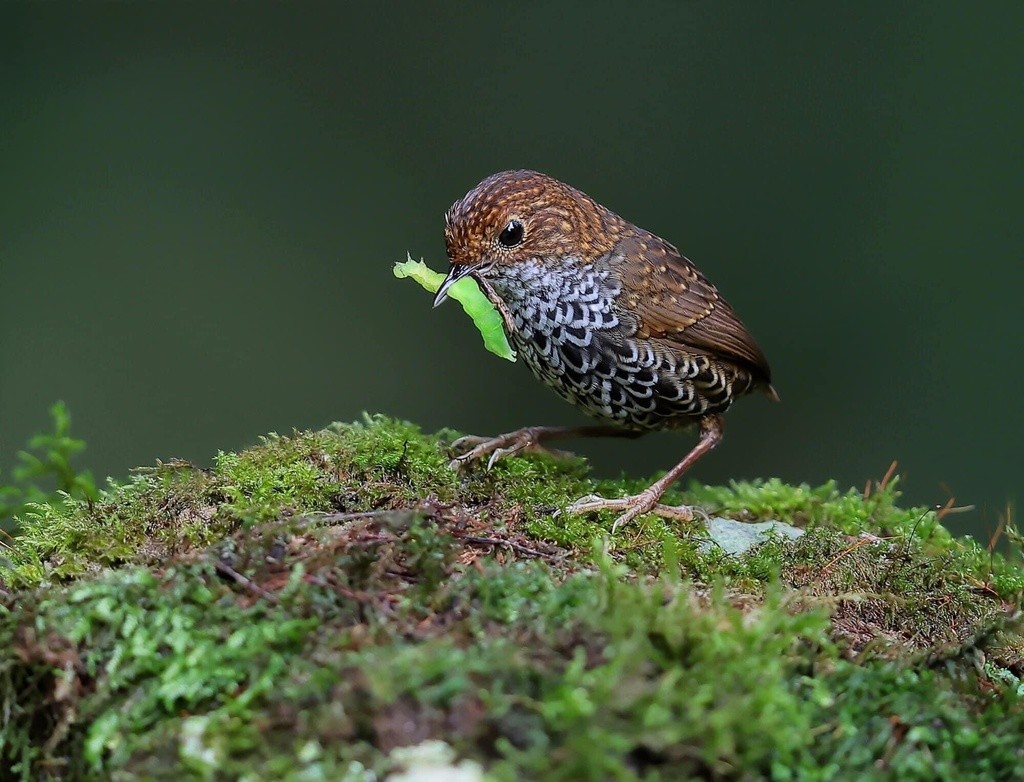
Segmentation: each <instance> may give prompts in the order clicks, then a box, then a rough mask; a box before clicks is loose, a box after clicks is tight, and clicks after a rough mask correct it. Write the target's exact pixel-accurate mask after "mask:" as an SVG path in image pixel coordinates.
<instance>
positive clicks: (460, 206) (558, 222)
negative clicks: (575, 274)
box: [434, 170, 628, 307]
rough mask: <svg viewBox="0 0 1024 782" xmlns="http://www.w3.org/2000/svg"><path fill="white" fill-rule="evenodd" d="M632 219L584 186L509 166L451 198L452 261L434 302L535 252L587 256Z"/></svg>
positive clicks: (447, 233)
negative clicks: (595, 197)
mask: <svg viewBox="0 0 1024 782" xmlns="http://www.w3.org/2000/svg"><path fill="white" fill-rule="evenodd" d="M627 225H628V224H627V223H625V222H624V221H623V220H622V219H621V218H620V217H618V216H617V215H615V214H613V213H612V212H610V211H609V210H607V209H605V208H604V207H603V206H601V205H600V204H598V203H596V202H595V201H594V200H593V199H592V198H590V197H589V196H588V195H586V194H585V193H581V192H580V191H579V190H577V189H576V188H574V187H570V186H569V185H567V184H565V183H563V182H559V181H558V180H557V179H552V178H551V177H549V176H547V175H545V174H540V173H538V172H536V171H525V170H519V171H502V172H501V173H499V174H493V175H492V176H489V177H487V179H485V180H483V181H482V182H481V183H480V184H479V185H477V186H476V187H474V188H473V189H472V190H470V191H469V192H468V193H466V195H464V196H463V197H462V198H460V199H459V200H458V201H456V202H455V203H454V204H452V206H451V208H450V209H449V210H448V213H447V214H446V215H445V221H444V239H445V245H446V246H447V249H448V262H449V263H450V264H451V267H450V269H449V271H448V276H447V277H446V278H445V281H444V283H443V284H442V285H441V287H440V289H438V291H437V295H436V297H435V298H434V306H435V307H436V306H437V305H438V304H440V303H441V302H443V301H444V300H445V298H446V297H447V294H448V289H449V288H450V287H451V286H452V285H453V284H454V283H455V282H457V281H458V280H460V279H462V278H463V277H467V276H472V277H475V278H476V279H478V280H480V281H483V280H486V279H487V277H488V276H489V275H492V274H500V273H501V272H502V270H503V269H505V268H508V267H509V266H512V265H514V264H517V263H523V262H526V261H531V260H538V259H539V260H547V259H550V260H552V261H555V260H557V261H564V260H566V259H570V258H572V259H578V260H579V261H580V262H581V263H586V262H588V261H591V260H593V259H594V258H597V257H599V256H600V255H602V254H604V253H606V252H608V251H609V250H611V248H612V247H614V246H615V244H616V242H617V241H618V240H619V237H620V235H621V234H622V232H623V231H624V230H625V227H626V226H627Z"/></svg>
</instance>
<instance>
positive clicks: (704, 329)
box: [616, 232, 771, 386]
mask: <svg viewBox="0 0 1024 782" xmlns="http://www.w3.org/2000/svg"><path fill="white" fill-rule="evenodd" d="M616 250H617V251H621V253H622V254H623V255H624V256H625V257H626V258H629V259H630V260H631V261H632V262H627V263H623V264H622V266H621V267H620V274H621V276H622V279H623V282H624V283H625V285H624V292H623V298H622V299H620V301H622V302H623V303H624V304H625V305H626V306H627V307H629V308H630V309H632V310H634V311H635V312H636V313H637V315H638V316H639V318H640V336H649V337H656V338H661V339H665V340H668V341H670V342H675V343H678V344H679V345H681V346H683V347H687V348H690V349H692V350H695V351H697V352H706V353H709V354H711V355H714V356H717V357H718V358H721V359H724V360H726V361H731V362H733V363H737V364H739V365H741V366H743V367H746V368H747V369H749V370H751V371H752V372H753V373H754V376H755V377H756V378H757V379H758V380H760V381H762V382H763V383H764V384H765V385H766V386H770V385H771V369H770V368H769V366H768V360H767V359H766V358H765V357H764V353H762V352H761V349H760V348H759V347H758V346H757V343H756V342H754V338H753V337H751V336H750V333H749V332H748V331H747V329H746V327H745V326H744V325H743V323H742V322H741V321H740V319H739V317H737V315H736V313H735V312H734V311H733V309H732V307H730V306H729V303H728V302H727V301H726V300H725V299H723V298H722V297H721V295H720V294H719V293H718V290H717V289H716V288H715V286H714V285H712V284H711V283H710V282H708V281H707V280H706V279H705V278H704V275H702V274H701V273H700V272H699V271H697V269H696V268H695V267H694V265H693V264H692V263H690V261H689V260H688V259H687V258H685V257H684V256H682V255H680V254H679V251H678V250H676V248H675V247H673V246H672V245H670V244H669V243H668V242H665V241H664V240H662V239H659V238H658V237H657V236H654V235H653V234H649V233H646V232H644V233H642V234H640V235H638V236H636V237H630V238H628V239H624V240H623V241H622V243H621V244H620V246H619V247H618V248H616ZM616 254H618V252H616ZM627 292H628V293H627Z"/></svg>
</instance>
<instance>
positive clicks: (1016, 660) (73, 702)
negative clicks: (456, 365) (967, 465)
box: [0, 417, 1024, 781]
mask: <svg viewBox="0 0 1024 782" xmlns="http://www.w3.org/2000/svg"><path fill="white" fill-rule="evenodd" d="M454 436H455V433H451V432H442V433H440V434H439V435H436V436H425V435H423V434H422V433H421V432H420V431H419V430H418V429H417V428H416V427H414V426H412V425H411V424H408V423H404V422H400V421H394V420H390V419H387V418H383V417H374V418H368V419H366V420H365V421H364V422H361V423H357V424H351V425H335V426H332V427H330V428H328V429H325V430H322V431H319V432H305V433H296V434H294V435H292V436H288V437H279V436H276V435H273V436H270V437H268V438H266V439H265V441H264V442H263V443H262V444H261V445H259V446H257V447H255V448H252V449H250V450H247V451H244V452H242V453H238V454H231V453H224V454H220V455H219V456H218V457H217V459H216V460H215V464H214V466H213V468H212V469H210V470H204V469H201V468H198V467H195V466H193V465H190V464H187V463H183V462H173V463H165V464H159V465H157V466H156V467H153V468H147V469H144V470H140V471H138V472H137V473H136V474H135V475H134V477H133V478H132V479H131V480H129V481H128V482H126V483H124V484H121V485H111V486H110V487H109V488H108V489H107V490H106V491H105V492H104V494H103V496H102V497H101V499H100V500H99V501H98V502H95V503H92V504H87V503H75V502H69V503H67V504H66V505H64V506H61V507H50V506H40V507H38V508H37V509H36V512H35V513H34V515H31V516H30V517H28V518H25V519H22V534H21V536H20V537H18V538H16V539H15V540H14V541H13V543H10V542H9V543H8V544H7V545H6V547H5V548H3V549H0V563H2V564H0V780H7V779H25V780H36V779H70V780H74V779H115V780H129V779H132V780H133V779H168V780H170V779H175V780H177V779H189V778H196V779H249V780H264V779H282V780H291V779H295V780H313V779H329V780H353V781H354V780H379V779H385V778H388V776H389V775H396V774H398V773H400V772H401V771H402V770H403V768H404V767H405V766H407V765H408V764H409V763H410V762H412V761H410V760H409V759H408V752H403V750H402V748H407V747H412V746H416V745H421V744H423V743H424V742H428V741H431V740H440V741H443V742H445V744H446V745H447V746H448V747H450V755H451V757H450V758H448V760H446V761H444V762H451V763H453V764H456V765H458V764H461V765H459V766H458V767H459V769H460V771H459V773H461V774H463V776H462V777H460V778H467V779H468V778H488V779H496V780H521V779H553V780H591V779H592V780H608V779H620V780H630V779H644V780H656V779H666V780H679V779H687V778H695V777H696V778H719V779H780V780H781V779H787V780H788V779H810V780H819V779H820V780H826V779H827V780H832V779H873V778H879V779H890V778H893V779H895V778H898V779H922V780H923V779H929V780H930V779H939V778H957V779H986V780H987V779H1009V778H1020V777H1021V776H1022V775H1024V742H1022V741H1021V736H1022V735H1024V700H1022V698H1021V694H1022V692H1024V688H1022V685H1021V679H1020V676H1021V675H1022V673H1024V662H1022V658H1024V652H1022V641H1021V635H1020V622H1019V609H1020V595H1021V592H1022V589H1024V569H1022V567H1021V561H1020V557H1019V555H1018V554H1017V553H1015V552H1011V553H1009V554H1006V555H1003V554H998V553H990V552H989V551H986V550H984V549H983V548H981V547H980V546H978V545H977V544H976V543H975V542H973V541H971V540H969V539H964V540H959V539H954V538H952V537H951V536H950V535H949V534H948V533H947V532H946V530H945V529H944V528H943V527H942V525H941V524H940V521H939V519H938V518H937V515H938V514H936V513H935V512H934V511H932V510H929V509H921V508H910V509H901V508H900V507H899V506H898V505H897V500H898V493H897V491H896V487H895V482H888V483H887V484H886V485H884V486H876V487H875V488H874V490H872V491H871V492H868V493H867V496H864V494H863V493H857V492H852V491H851V492H841V491H839V490H838V489H837V488H836V487H835V486H834V485H831V484H829V485H825V486H822V487H817V488H810V487H807V486H787V485H785V484H782V483H780V482H778V481H775V480H769V481H763V482H756V483H742V484H734V485H731V486H728V487H703V486H699V485H696V484H691V486H690V487H689V489H688V490H686V491H682V492H677V493H676V494H675V496H674V497H673V501H686V502H694V503H697V504H699V505H701V506H703V507H705V508H707V509H708V510H709V511H713V512H715V513H716V514H718V515H722V516H726V517H730V518H735V519H739V520H744V521H761V520H767V519H776V520H780V521H784V522H787V523H789V524H794V525H796V526H799V527H801V528H803V529H805V530H806V534H805V535H803V536H802V537H800V538H799V539H797V540H795V541H789V540H783V539H773V540H770V541H769V542H767V543H766V544H764V545H761V546H759V547H757V548H756V549H754V550H753V551H751V552H750V553H749V554H747V555H745V556H743V557H730V556H727V555H725V554H723V553H721V552H717V553H716V552H714V551H713V550H711V551H709V550H708V549H707V547H706V546H702V545H701V541H702V538H703V536H702V528H701V525H700V524H699V523H693V524H690V525H681V524H677V523H667V522H664V521H662V520H659V519H656V518H653V517H645V518H642V519H640V520H638V522H637V523H634V524H633V525H631V526H630V527H628V528H627V529H625V530H623V531H621V532H620V533H619V534H618V535H617V536H615V537H611V536H609V534H608V529H609V526H610V523H611V520H612V519H611V518H605V517H576V516H565V515H555V514H556V511H559V510H560V509H562V508H564V507H565V505H566V504H567V503H568V502H569V501H571V500H572V499H574V498H576V497H578V496H580V495H583V494H589V493H604V494H606V495H610V494H616V493H622V492H625V491H635V490H636V489H637V488H638V487H640V486H641V485H642V484H643V481H638V480H632V481H631V480H625V479H623V480H619V481H606V482H596V483H595V482H592V481H591V480H590V479H589V477H588V473H587V468H586V465H585V463H584V462H582V461H580V460H574V459H569V460H555V459H553V458H550V457H546V456H537V455H530V456H524V457H514V458H510V459H507V460H506V461H504V462H502V463H499V464H498V465H497V466H496V467H495V468H494V469H493V470H491V471H478V472H472V473H470V474H468V475H456V474H455V473H453V472H452V471H451V470H449V469H448V466H447V464H448V454H447V444H448V443H449V442H450V440H451V438H453V437H454ZM1010 533H1011V537H1014V534H1013V532H1012V530H1011V531H1010ZM454 768H455V766H452V769H450V771H449V773H450V778H453V779H454V778H455V777H454V774H455V771H454ZM396 779H397V776H396Z"/></svg>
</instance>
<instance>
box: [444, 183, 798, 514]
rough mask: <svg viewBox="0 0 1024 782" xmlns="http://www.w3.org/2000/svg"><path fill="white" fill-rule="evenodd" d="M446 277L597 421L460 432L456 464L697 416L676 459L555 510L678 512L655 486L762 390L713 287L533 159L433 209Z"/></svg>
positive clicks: (694, 456)
mask: <svg viewBox="0 0 1024 782" xmlns="http://www.w3.org/2000/svg"><path fill="white" fill-rule="evenodd" d="M444 236H445V243H446V244H447V248H448V259H449V262H450V263H451V269H450V270H449V272H448V275H447V277H446V278H445V281H444V283H443V284H442V285H441V288H440V289H439V290H438V292H437V296H436V298H435V299H434V306H435V307H436V306H437V305H438V304H440V303H441V302H443V301H444V300H445V297H446V296H447V291H448V289H449V288H450V287H451V285H452V284H453V283H455V282H456V281H457V280H460V279H462V278H463V277H466V276H470V277H472V278H474V279H475V280H476V281H477V282H478V283H479V284H480V287H481V288H482V289H483V291H484V292H485V294H486V295H487V297H488V298H489V299H490V300H491V301H492V302H493V303H494V304H495V305H496V307H497V309H498V311H499V312H500V313H501V316H502V320H503V322H504V326H505V332H506V333H507V335H508V339H509V342H511V344H512V346H513V347H514V348H515V349H516V350H517V351H518V352H519V354H520V355H521V356H522V358H523V360H524V361H525V362H526V365H527V366H528V367H530V369H531V370H532V371H533V373H534V374H535V375H536V376H537V377H538V378H540V379H541V380H542V381H544V383H546V384H547V385H549V386H550V387H551V388H553V389H554V390H555V391H556V392H558V394H559V395H560V396H561V397H562V398H564V399H566V400H568V401H569V402H571V403H573V404H574V405H576V406H577V407H580V408H581V409H583V410H584V411H585V412H587V413H588V414H590V415H592V416H593V417H595V418H597V419H598V420H600V421H602V422H603V425H601V426H585V427H542V426H531V427H526V428H524V429H519V430H517V431H514V432H509V433H508V434H503V435H499V436H498V437H494V438H479V437H468V438H463V439H462V440H459V441H457V442H456V443H455V444H454V445H455V448H456V449H461V448H469V450H467V451H466V452H465V453H463V454H462V455H461V456H459V457H457V458H456V459H455V460H454V461H453V465H454V466H456V467H458V466H462V465H465V464H468V463H469V462H471V461H473V460H476V459H480V458H482V457H485V456H489V457H490V458H489V461H488V466H490V465H492V464H494V462H495V461H496V460H497V459H500V458H501V457H503V456H505V455H507V454H511V453H516V452H519V451H522V450H524V449H536V448H539V447H540V445H541V443H543V442H545V441H548V440H553V439H558V438H565V437H580V436H597V435H616V436H627V437H629V436H638V435H640V434H643V433H644V432H648V431H654V430H660V429H678V428H684V427H687V426H690V425H693V424H697V425H699V427H700V440H699V442H698V443H697V445H696V446H695V447H694V448H693V450H691V451H690V452H689V453H688V454H687V455H686V456H685V457H684V458H683V460H682V461H680V462H679V464H677V465H676V466H675V467H673V468H672V469H671V470H669V471H668V473H667V474H666V475H665V476H664V477H663V478H661V479H659V480H657V481H655V482H654V483H653V484H651V486H649V487H648V488H647V489H645V490H644V491H642V492H640V493H639V494H637V495H634V496H631V497H623V498H621V499H603V498H601V497H596V496H588V497H583V498H582V499H580V500H579V501H577V502H575V503H574V504H573V505H571V506H569V508H567V509H566V510H567V511H569V512H571V513H584V512H590V511H597V510H614V511H618V512H620V513H621V515H620V516H619V517H618V519H617V520H616V521H615V524H614V525H613V527H612V531H613V532H614V531H615V530H616V529H618V527H619V526H621V525H622V524H624V523H626V522H628V521H630V520H631V519H633V518H636V517H637V516H638V515H640V514H643V513H648V512H652V511H653V512H655V513H657V514H659V515H662V516H666V517H670V518H677V519H684V520H690V519H692V518H693V512H694V509H693V508H691V507H688V506H678V507H670V506H667V505H662V504H659V501H660V500H661V497H662V495H663V494H664V493H665V491H666V490H667V489H668V488H669V486H671V485H672V484H673V483H675V481H677V480H678V479H679V477H680V476H681V475H683V473H685V472H686V471H687V470H688V469H689V468H690V467H692V466H693V464H694V463H695V462H696V461H697V460H698V459H700V457H701V456H703V455H704V454H705V453H707V452H708V451H710V450H711V449H712V448H714V447H715V446H716V445H718V443H719V441H720V440H721V439H722V413H724V412H725V411H726V410H728V409H729V406H730V405H731V404H732V402H733V400H734V399H735V398H736V397H737V396H740V395H741V394H745V393H747V392H749V391H753V390H755V389H756V390H761V391H763V392H764V393H765V394H766V395H767V396H769V397H770V398H771V399H773V400H776V401H777V400H778V395H777V394H776V393H775V389H774V388H772V384H771V370H770V369H769V368H768V361H767V360H766V359H765V357H764V354H763V353H762V352H761V349H760V348H759V347H758V346H757V344H756V343H755V342H754V340H753V338H752V337H751V336H750V334H749V333H748V332H747V329H746V328H745V327H744V326H743V324H742V323H741V322H740V319H739V318H738V317H737V316H736V313H735V312H733V309H732V307H730V306H729V305H728V304H727V303H726V301H725V299H723V298H722V297H721V296H720V295H719V293H718V291H717V290H716V289H715V287H714V286H713V285H712V284H711V283H710V282H708V281H707V280H706V279H705V278H704V275H703V274H701V273H700V272H699V271H697V269H696V267H695V266H694V265H693V264H692V263H691V262H690V261H689V260H688V259H686V258H685V257H683V256H682V255H681V254H680V253H679V251H678V250H676V248H675V247H673V246H672V245H671V244H669V243H668V242H666V241H664V240H663V239H659V238H658V237H657V236H655V235H654V234H652V233H649V232H648V231H645V230H643V229H642V228H637V227H636V226H635V225H633V224H631V223H628V222H626V221H625V220H623V219H622V218H621V217H619V216H618V215H617V214H615V213H614V212H611V211H610V210H608V209H606V208H605V207H603V206H601V205H600V204H598V203H597V202H595V201H594V200H593V199H592V198H590V197H589V196H588V195H586V194H585V193H582V192H580V191H579V190H577V189H575V188H573V187H570V186H569V185H566V184H564V183H562V182H559V181H558V180H556V179H552V178H551V177H549V176H546V175H544V174H539V173H537V172H536V171H504V172H502V173H499V174H494V175H493V176H490V177H488V178H487V179H485V180H483V181H482V182H481V183H480V184H479V185H477V186H476V187H475V188H473V189H472V190H470V191H469V192H468V193H467V194H466V195H465V196H463V197H462V198H461V199H459V200H458V201H456V202H455V203H454V204H453V205H452V207H451V208H450V209H449V210H448V213H447V214H446V215H445V230H444Z"/></svg>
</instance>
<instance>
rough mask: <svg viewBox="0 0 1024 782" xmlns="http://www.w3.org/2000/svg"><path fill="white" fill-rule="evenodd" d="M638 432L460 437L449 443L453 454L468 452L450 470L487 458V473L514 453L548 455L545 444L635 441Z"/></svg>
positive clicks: (527, 431) (567, 430) (539, 430)
mask: <svg viewBox="0 0 1024 782" xmlns="http://www.w3.org/2000/svg"><path fill="white" fill-rule="evenodd" d="M640 434H641V432H633V431H630V430H629V429H621V428H619V427H617V426H526V427H523V428H522V429H516V430H515V431H514V432H508V433H506V434H499V435H498V436H497V437H475V436H473V435H468V436H466V437H460V438H459V439H458V440H456V441H455V442H454V443H452V450H453V451H462V450H463V449H466V448H468V449H469V450H468V451H465V452H464V453H462V454H460V455H459V456H456V457H455V458H454V459H452V461H451V468H452V469H453V470H460V469H462V468H463V467H465V466H466V465H468V464H469V463H470V462H474V461H476V460H477V459H482V458H483V457H485V456H488V457H489V458H488V459H487V469H488V470H489V469H491V467H493V466H494V464H495V462H497V461H498V460H499V459H501V458H503V457H505V456H509V455H511V454H514V453H530V452H534V453H535V452H538V451H542V452H543V451H548V449H546V448H545V447H544V446H543V445H542V443H543V442H545V441H548V440H564V439H568V438H570V437H639V436H640ZM549 452H550V453H552V454H553V455H555V456H569V455H570V454H568V453H566V452H565V451H549Z"/></svg>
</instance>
